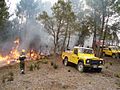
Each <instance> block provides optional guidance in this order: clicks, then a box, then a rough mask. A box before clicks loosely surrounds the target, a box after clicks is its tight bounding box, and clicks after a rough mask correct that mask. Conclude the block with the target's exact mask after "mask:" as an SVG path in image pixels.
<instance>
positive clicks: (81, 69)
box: [77, 62, 84, 72]
mask: <svg viewBox="0 0 120 90" xmlns="http://www.w3.org/2000/svg"><path fill="white" fill-rule="evenodd" d="M77 69H78V71H80V72H83V71H84V65H83V63H82V62H78V65H77Z"/></svg>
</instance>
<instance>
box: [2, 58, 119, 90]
mask: <svg viewBox="0 0 120 90" xmlns="http://www.w3.org/2000/svg"><path fill="white" fill-rule="evenodd" d="M104 59H105V62H106V63H105V66H104V68H103V70H102V72H101V73H97V72H93V71H89V72H84V73H80V72H78V71H77V70H76V68H75V67H73V66H67V67H66V66H64V65H62V62H61V61H62V60H61V59H58V60H57V65H58V68H57V69H54V68H53V67H52V66H51V63H50V61H51V60H52V59H48V63H41V62H40V63H39V68H38V69H35V70H33V71H30V70H29V69H30V65H31V64H33V63H36V62H38V61H29V62H26V73H25V74H24V75H21V74H20V73H19V64H16V65H14V66H6V67H2V68H0V90H120V60H117V59H112V58H110V57H106V58H104ZM43 61H44V60H43ZM10 72H11V73H12V74H13V75H12V80H7V78H5V77H9V76H7V75H8V73H10Z"/></svg>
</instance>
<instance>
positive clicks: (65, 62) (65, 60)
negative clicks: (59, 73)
mask: <svg viewBox="0 0 120 90" xmlns="http://www.w3.org/2000/svg"><path fill="white" fill-rule="evenodd" d="M63 64H64V65H65V66H68V58H65V59H64V60H63Z"/></svg>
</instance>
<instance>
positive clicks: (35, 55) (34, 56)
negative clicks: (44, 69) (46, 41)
mask: <svg viewBox="0 0 120 90" xmlns="http://www.w3.org/2000/svg"><path fill="white" fill-rule="evenodd" d="M27 56H28V57H29V58H30V59H32V60H37V59H40V54H39V53H38V52H36V51H35V50H33V49H32V50H30V52H29V53H28V54H27Z"/></svg>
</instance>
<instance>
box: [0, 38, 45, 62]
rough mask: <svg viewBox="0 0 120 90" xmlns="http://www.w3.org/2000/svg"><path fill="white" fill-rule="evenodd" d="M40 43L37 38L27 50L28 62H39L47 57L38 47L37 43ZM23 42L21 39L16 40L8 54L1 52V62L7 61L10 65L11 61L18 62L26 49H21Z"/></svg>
mask: <svg viewBox="0 0 120 90" xmlns="http://www.w3.org/2000/svg"><path fill="white" fill-rule="evenodd" d="M36 42H39V39H38V38H35V39H34V40H33V41H32V42H31V43H30V45H29V48H28V49H26V55H27V59H28V60H37V59H41V58H44V57H45V56H46V55H45V54H43V52H42V51H40V46H39V47H38V46H37V43H36ZM20 46H21V40H20V38H16V40H15V41H13V46H12V48H11V49H10V50H9V51H8V52H7V54H3V53H4V52H1V54H0V61H1V60H6V61H7V64H9V63H10V60H15V61H17V62H18V60H17V59H18V58H19V56H20V53H21V50H22V49H24V48H21V47H20Z"/></svg>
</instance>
